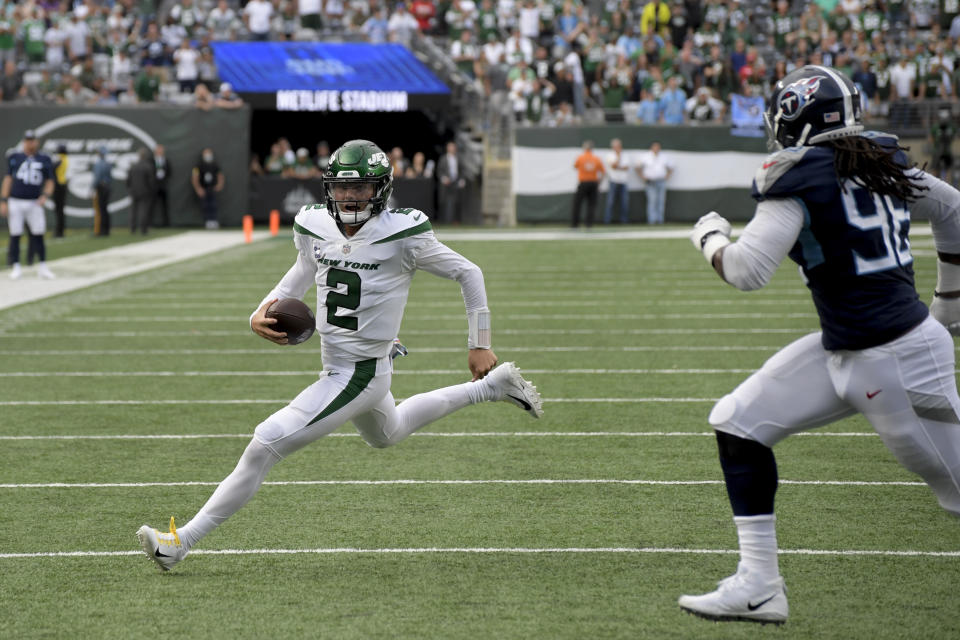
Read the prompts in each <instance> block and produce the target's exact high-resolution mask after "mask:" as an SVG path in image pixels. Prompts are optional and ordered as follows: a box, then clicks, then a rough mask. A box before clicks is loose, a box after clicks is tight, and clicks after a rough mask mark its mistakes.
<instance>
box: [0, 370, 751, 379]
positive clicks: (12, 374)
mask: <svg viewBox="0 0 960 640" xmlns="http://www.w3.org/2000/svg"><path fill="white" fill-rule="evenodd" d="M521 371H522V372H523V373H529V374H536V375H550V374H562V375H595V374H600V375H658V374H678V373H679V374H697V375H700V374H712V373H752V372H753V371H755V369H521ZM318 374H319V371H317V370H308V371H9V372H0V378H52V377H64V378H112V377H129V376H134V377H157V378H165V377H174V376H183V377H188V378H189V377H214V378H217V377H229V376H237V377H253V376H257V377H262V376H316V375H318ZM462 374H464V370H463V369H420V370H415V371H405V370H402V369H399V370H395V371H394V372H393V375H395V376H396V375H400V376H436V375H462Z"/></svg>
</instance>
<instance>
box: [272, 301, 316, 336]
mask: <svg viewBox="0 0 960 640" xmlns="http://www.w3.org/2000/svg"><path fill="white" fill-rule="evenodd" d="M266 316H267V317H268V318H276V319H277V324H275V325H273V326H272V327H271V329H273V330H274V331H280V332H283V333H286V334H287V341H288V342H287V344H300V343H301V342H306V341H307V339H308V338H309V337H310V336H312V335H313V332H314V331H316V329H317V319H316V317H315V316H314V315H313V311H311V310H310V307H308V306H307V305H306V304H304V303H303V302H302V301H300V300H297V299H296V298H283V299H281V300H277V301H276V302H274V303H273V304H272V305H270V306H269V307H268V308H267V313H266Z"/></svg>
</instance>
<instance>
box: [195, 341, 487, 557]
mask: <svg viewBox="0 0 960 640" xmlns="http://www.w3.org/2000/svg"><path fill="white" fill-rule="evenodd" d="M392 377H393V364H392V361H391V360H390V359H389V358H380V359H379V360H368V361H365V362H361V363H352V362H343V363H330V362H325V363H324V370H323V372H322V373H321V374H320V379H319V380H317V381H316V382H314V383H313V384H312V385H310V386H309V387H307V388H306V389H304V390H303V391H301V392H300V394H299V395H298V396H297V397H296V398H294V399H293V401H292V402H291V403H290V404H288V405H287V406H286V407H284V408H282V409H280V410H279V411H277V412H276V413H274V414H273V415H271V416H270V417H269V418H267V419H266V420H264V421H263V422H261V423H260V425H259V426H258V427H257V429H256V431H255V432H254V438H253V440H252V441H251V442H250V444H249V445H248V446H247V449H246V450H245V451H244V453H243V456H241V458H240V461H239V462H238V463H237V466H236V468H235V469H234V470H233V472H232V473H231V474H230V475H229V476H227V477H226V478H225V479H224V480H223V482H221V483H220V485H219V486H218V487H217V489H216V491H214V493H213V495H212V496H210V499H209V500H207V502H206V504H204V505H203V508H201V509H200V511H199V513H197V515H196V516H194V517H193V519H192V520H191V521H190V522H189V523H187V525H186V526H184V527H181V528H180V530H179V534H180V539H181V541H182V542H183V543H184V544H185V545H186V546H187V548H188V549H189V548H190V547H192V546H193V545H194V544H196V543H197V541H198V540H200V539H201V538H202V537H203V536H205V535H207V534H208V533H210V532H211V531H213V529H214V528H216V527H217V526H219V525H220V524H222V523H223V522H224V521H225V520H226V519H227V518H229V517H230V516H231V515H233V514H234V513H236V512H237V511H238V510H239V509H240V508H241V507H242V506H243V505H245V504H246V503H247V502H248V501H249V500H250V499H251V498H252V497H253V496H254V494H256V492H257V490H258V489H259V488H260V485H261V484H262V483H263V480H264V478H265V477H266V475H267V472H268V471H269V470H270V468H271V467H273V465H274V464H276V463H277V462H278V461H279V460H281V459H282V458H284V457H286V456H288V455H290V454H291V453H293V452H294V451H297V450H298V449H302V448H303V447H305V446H306V445H308V444H310V443H311V442H313V441H314V440H317V439H319V438H322V437H323V436H325V435H327V434H329V433H331V432H332V431H334V430H336V429H337V428H338V427H340V426H342V425H343V424H345V423H346V422H348V421H351V420H352V421H353V424H354V425H355V426H356V428H357V431H359V432H360V435H361V436H362V437H363V439H364V440H365V441H366V442H367V444H369V445H370V446H372V447H378V448H379V447H389V446H391V445H394V444H397V443H398V442H400V441H401V440H403V439H404V438H406V437H407V436H409V435H410V434H411V433H413V432H414V431H416V430H417V429H419V428H420V427H423V426H425V425H427V424H430V423H431V422H433V421H434V420H438V419H440V418H442V417H444V416H446V415H448V414H450V413H453V412H454V411H457V410H458V409H462V408H464V407H466V406H469V405H471V404H476V403H477V402H484V401H487V400H493V399H495V397H496V393H497V392H496V391H495V390H494V389H493V388H492V387H491V386H490V385H488V384H487V383H486V382H485V381H484V380H478V381H476V382H465V383H463V384H458V385H453V386H451V387H444V388H442V389H435V390H433V391H428V392H426V393H421V394H418V395H415V396H412V397H410V398H407V399H406V400H404V401H403V402H402V403H400V405H399V406H396V405H395V402H394V399H393V394H392V393H391V392H390V381H391V379H392Z"/></svg>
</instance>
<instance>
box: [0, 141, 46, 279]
mask: <svg viewBox="0 0 960 640" xmlns="http://www.w3.org/2000/svg"><path fill="white" fill-rule="evenodd" d="M37 148H38V143H37V135H36V133H34V131H33V130H32V129H28V130H27V131H26V133H24V134H23V151H15V152H14V153H11V154H10V155H9V156H7V175H5V176H4V177H3V183H2V185H0V216H3V217H4V218H7V224H8V226H9V228H10V246H9V248H8V249H7V264H9V265H10V266H11V271H10V277H11V278H12V279H14V280H16V279H17V278H19V277H20V275H21V270H20V236H21V235H23V225H24V222H26V224H27V227H28V228H29V230H30V239H29V243H30V248H31V253H32V254H35V255H36V256H37V257H39V258H40V264H39V265H38V266H37V274H39V276H40V277H41V278H46V279H48V280H50V279H53V277H54V275H53V272H52V271H50V267H48V266H47V262H46V260H47V248H46V246H45V245H44V242H43V234H44V233H46V231H47V218H46V215H45V214H44V212H43V203H44V202H45V201H46V200H47V198H49V197H50V196H51V194H53V161H52V160H51V159H50V157H49V156H46V155H44V154H42V153H38V152H37Z"/></svg>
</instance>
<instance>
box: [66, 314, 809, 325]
mask: <svg viewBox="0 0 960 640" xmlns="http://www.w3.org/2000/svg"><path fill="white" fill-rule="evenodd" d="M816 317H817V314H815V313H611V314H603V313H581V314H577V313H553V314H540V313H533V314H530V313H525V314H510V313H505V314H502V315H501V316H500V319H501V320H503V321H508V320H510V321H525V320H536V321H542V320H772V319H794V318H816ZM405 319H407V320H409V321H411V322H426V321H428V320H429V321H455V320H463V319H464V316H463V314H462V313H461V314H451V315H430V316H419V317H418V316H416V314H408V315H407V316H406V317H405ZM238 320H242V318H241V317H240V316H237V315H231V316H201V317H197V318H191V319H190V321H191V322H237V321H238ZM49 322H56V323H57V324H62V323H78V324H94V323H96V324H102V323H107V322H122V323H126V324H129V323H134V322H183V316H182V315H181V316H93V315H86V314H85V315H84V316H83V317H80V318H56V319H53V320H49Z"/></svg>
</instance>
